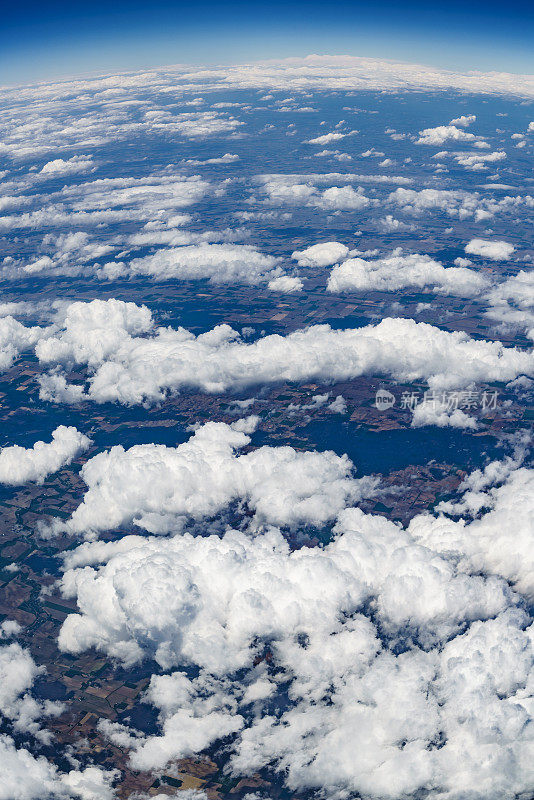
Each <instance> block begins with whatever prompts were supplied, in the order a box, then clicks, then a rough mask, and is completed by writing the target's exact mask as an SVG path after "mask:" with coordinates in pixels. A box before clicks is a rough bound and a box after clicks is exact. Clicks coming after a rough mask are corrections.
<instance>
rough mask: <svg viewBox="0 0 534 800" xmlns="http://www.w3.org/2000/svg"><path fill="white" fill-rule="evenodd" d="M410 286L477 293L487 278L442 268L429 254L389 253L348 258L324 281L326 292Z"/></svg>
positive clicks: (446, 292)
mask: <svg viewBox="0 0 534 800" xmlns="http://www.w3.org/2000/svg"><path fill="white" fill-rule="evenodd" d="M410 286H414V287H419V288H423V287H426V286H428V287H431V288H432V289H433V290H434V291H437V292H441V293H445V294H457V295H461V296H466V297H470V296H477V295H479V294H480V293H481V292H482V291H483V290H484V289H486V288H487V287H488V286H489V281H488V280H487V278H485V277H484V276H483V275H479V274H478V273H477V272H475V270H471V269H466V268H465V267H447V268H446V267H444V266H443V265H442V264H440V263H439V261H435V260H434V259H432V258H430V257H429V256H425V255H418V254H413V255H396V254H393V255H392V256H389V257H387V258H379V259H376V260H374V261H369V260H365V259H363V258H350V259H348V260H347V261H345V262H343V264H338V265H337V266H335V267H334V269H333V270H332V271H331V273H330V275H329V278H328V283H327V288H328V291H330V292H350V291H366V290H375V291H383V292H391V291H397V290H398V289H403V288H405V287H410Z"/></svg>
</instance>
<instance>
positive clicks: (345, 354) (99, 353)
mask: <svg viewBox="0 0 534 800" xmlns="http://www.w3.org/2000/svg"><path fill="white" fill-rule="evenodd" d="M63 320H64V321H63V327H62V329H60V330H59V331H58V333H57V334H56V335H53V336H49V337H48V338H45V339H42V340H41V341H39V342H38V344H37V346H36V348H35V350H36V354H37V356H38V358H39V360H40V361H41V362H42V363H43V364H49V365H50V366H53V367H59V366H61V365H64V366H66V367H68V366H72V365H74V364H86V365H87V366H88V367H89V369H90V371H91V373H92V374H91V376H90V377H89V386H88V388H87V391H86V393H85V394H84V395H83V397H86V398H88V399H92V400H95V401H97V402H109V401H119V402H122V403H130V404H131V403H140V402H145V401H149V402H155V401H157V400H160V399H161V398H163V397H164V396H165V393H166V392H168V391H179V390H180V389H181V388H185V387H196V388H200V389H202V390H203V391H207V392H222V391H225V390H227V389H229V388H238V387H244V386H251V385H254V384H262V383H276V382H279V381H284V380H289V381H304V380H323V381H330V380H331V381H335V380H347V379H349V378H355V377H358V376H360V375H365V374H368V375H369V374H380V375H383V374H389V375H391V376H392V377H394V378H396V379H399V380H404V381H412V380H416V379H425V380H427V381H428V383H429V385H430V386H431V388H436V389H438V388H461V387H462V386H466V385H468V384H470V383H471V382H473V381H474V382H477V381H489V382H491V381H510V380H513V379H515V378H516V377H518V376H519V375H521V374H524V375H527V376H528V375H531V374H533V373H534V355H533V354H532V352H528V351H521V350H518V349H515V348H505V347H503V345H502V344H501V343H500V342H490V341H485V340H473V339H471V338H470V337H469V336H468V335H467V334H465V333H463V332H452V333H449V332H447V331H442V330H440V329H438V328H435V327H433V326H432V325H428V324H426V323H422V322H420V323H416V322H414V321H413V320H410V319H390V318H386V319H384V320H382V321H381V322H380V323H379V324H377V325H368V326H366V327H363V328H357V329H347V330H333V329H332V328H330V326H328V325H315V326H311V327H309V328H306V329H304V330H297V331H294V332H293V333H291V334H289V335H287V336H279V335H270V336H265V337H262V338H260V339H257V340H256V341H255V342H251V343H246V342H243V341H242V340H241V339H240V338H239V335H238V333H237V332H236V331H234V330H233V329H232V328H230V327H229V326H228V325H219V326H217V327H216V328H214V329H212V330H211V331H208V332H206V333H204V334H200V335H199V336H196V337H195V336H194V335H193V334H191V333H190V332H189V331H187V330H185V329H184V328H178V329H177V330H173V329H172V328H158V329H156V330H155V331H154V328H153V322H152V318H151V314H150V312H149V310H148V309H147V308H146V307H139V306H135V305H134V304H133V303H124V302H122V301H117V300H109V301H99V300H97V301H92V302H91V303H73V304H71V305H70V306H69V307H68V309H67V311H65V312H64V317H63ZM0 322H1V321H0ZM146 333H148V334H149V335H148V336H147V335H142V336H140V335H139V334H146ZM56 375H57V373H56ZM55 385H57V386H58V388H59V389H60V393H61V397H62V398H65V397H66V396H67V395H68V388H67V385H66V383H65V384H64V383H63V382H61V381H60V382H59V383H58V381H57V378H54V379H53V380H52V381H50V380H47V379H46V378H45V380H44V391H45V393H46V396H47V397H50V398H51V394H52V392H53V389H54V386H55ZM76 397H77V399H81V398H82V395H79V394H78V393H76Z"/></svg>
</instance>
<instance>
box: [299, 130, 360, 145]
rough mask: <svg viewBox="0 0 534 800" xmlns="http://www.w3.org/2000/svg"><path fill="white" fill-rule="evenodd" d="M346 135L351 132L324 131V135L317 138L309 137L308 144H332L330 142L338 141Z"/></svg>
mask: <svg viewBox="0 0 534 800" xmlns="http://www.w3.org/2000/svg"><path fill="white" fill-rule="evenodd" d="M345 136H349V134H348V133H341V132H340V131H333V132H332V133H323V134H322V136H316V137H315V139H308V140H307V142H306V144H330V142H337V141H338V140H339V139H344V138H345Z"/></svg>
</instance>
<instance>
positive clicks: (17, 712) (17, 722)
mask: <svg viewBox="0 0 534 800" xmlns="http://www.w3.org/2000/svg"><path fill="white" fill-rule="evenodd" d="M42 672H44V670H43V669H42V668H39V667H38V666H37V664H36V663H35V661H34V660H33V658H32V657H31V655H30V653H29V652H28V650H25V649H23V648H22V647H21V646H20V645H19V644H17V643H16V642H14V643H12V644H9V645H4V646H0V715H1V716H3V717H5V718H7V719H8V720H10V721H11V722H12V723H13V728H14V730H15V731H17V732H19V733H29V734H32V735H34V736H36V737H37V738H38V739H40V740H41V741H43V742H45V743H49V742H50V739H51V737H50V734H48V733H47V732H45V731H43V730H41V729H40V726H39V722H38V720H39V719H41V718H42V717H46V716H54V715H57V714H59V713H61V711H62V710H63V706H62V704H61V703H53V702H50V701H45V702H44V703H40V702H38V701H36V700H35V699H34V698H33V697H32V696H31V694H30V690H31V688H32V686H33V683H34V681H35V678H36V677H37V676H38V675H40V674H41V673H42ZM0 763H1V762H0Z"/></svg>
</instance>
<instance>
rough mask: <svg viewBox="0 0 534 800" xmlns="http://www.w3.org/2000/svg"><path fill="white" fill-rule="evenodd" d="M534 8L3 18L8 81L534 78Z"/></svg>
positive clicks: (213, 8) (37, 5)
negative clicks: (268, 69) (325, 74)
mask: <svg viewBox="0 0 534 800" xmlns="http://www.w3.org/2000/svg"><path fill="white" fill-rule="evenodd" d="M533 41H534V4H533V3H531V2H526V1H524V0H512V2H507V3H506V4H502V3H500V2H499V3H497V2H493V1H492V0H488V2H480V0H477V2H465V3H462V2H459V1H458V0H452V2H443V1H442V0H438V2H434V3H428V2H422V0H410V1H409V2H402V3H399V2H397V3H395V2H374V3H371V2H359V0H352V2H350V1H349V0H334V1H333V2H330V3H328V4H327V3H325V2H317V0H310V2H302V0H298V2H292V3H283V2H279V0H275V2H270V3H263V4H261V3H260V4H254V5H252V4H251V3H248V2H239V0H234V1H233V2H226V3H221V2H200V3H193V2H187V3H185V2H176V0H175V2H171V1H170V0H153V2H150V3H147V2H140V1H139V0H130V2H126V0H119V2H111V3H110V2H104V0H96V2H84V1H83V0H81V2H75V3H73V2H68V3H67V2H65V1H64V0H51V2H48V3H46V4H44V3H42V2H35V0H30V1H29V2H23V3H13V2H12V3H10V4H9V5H5V6H4V7H3V8H2V25H1V32H0V52H1V54H2V55H0V82H1V83H3V84H10V83H16V82H21V81H26V80H28V81H32V80H38V79H42V78H49V77H55V76H65V75H70V74H78V73H83V72H99V71H106V70H115V69H138V68H146V67H152V66H158V65H161V64H170V63H180V62H187V63H235V62H238V61H247V60H252V59H258V58H278V57H287V56H290V55H306V54H308V53H312V52H316V53H329V54H341V53H342V54H349V55H366V56H376V57H379V58H393V59H400V60H403V61H411V62H415V61H418V62H422V63H427V64H432V65H436V66H442V67H448V68H453V69H477V68H479V69H483V70H490V69H497V70H506V71H511V72H534V47H533V44H532V42H533Z"/></svg>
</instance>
